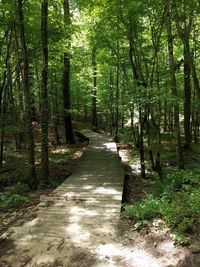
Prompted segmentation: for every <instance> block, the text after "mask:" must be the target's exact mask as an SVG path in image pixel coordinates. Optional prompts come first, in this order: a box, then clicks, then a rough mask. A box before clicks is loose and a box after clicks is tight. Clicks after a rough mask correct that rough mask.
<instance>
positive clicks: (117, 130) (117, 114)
mask: <svg viewBox="0 0 200 267" xmlns="http://www.w3.org/2000/svg"><path fill="white" fill-rule="evenodd" d="M118 135H119V59H118V62H117V76H116V107H115V142H116V143H118V142H119V138H118Z"/></svg>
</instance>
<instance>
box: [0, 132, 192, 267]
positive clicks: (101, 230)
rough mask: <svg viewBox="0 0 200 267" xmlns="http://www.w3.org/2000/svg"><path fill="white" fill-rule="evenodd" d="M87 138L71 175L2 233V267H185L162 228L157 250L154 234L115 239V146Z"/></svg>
mask: <svg viewBox="0 0 200 267" xmlns="http://www.w3.org/2000/svg"><path fill="white" fill-rule="evenodd" d="M85 134H86V135H87V136H89V137H90V145H89V146H88V148H87V150H86V152H85V153H84V155H83V157H82V159H81V160H80V162H79V165H78V166H77V168H76V170H75V172H74V173H73V175H71V176H70V177H69V178H68V179H67V180H66V181H65V182H64V183H62V184H61V185H60V186H59V187H58V188H57V189H56V190H55V191H53V192H52V193H51V194H50V195H49V196H48V197H46V196H44V197H43V198H41V202H40V204H39V205H38V206H37V207H36V208H35V209H33V210H32V211H31V212H30V214H28V215H27V217H28V218H29V219H28V220H26V222H25V223H24V222H22V223H21V224H20V222H19V224H18V225H16V226H15V227H12V228H11V229H9V231H8V232H7V233H6V234H4V236H3V237H5V236H8V238H9V239H8V242H6V243H5V246H4V250H3V251H1V254H0V255H2V257H1V259H0V266H1V267H22V266H24V267H36V266H37V267H42V266H43V267H61V266H64V267H125V266H126V267H175V266H179V267H184V266H185V267H186V266H187V267H189V266H190V265H187V260H186V258H187V253H186V250H185V249H183V248H176V247H175V246H174V245H173V242H172V241H171V240H169V239H168V238H167V237H166V233H165V232H162V230H159V231H161V232H162V238H163V240H162V241H161V242H160V243H159V246H155V240H154V238H155V236H156V232H155V233H150V234H151V235H149V233H144V234H140V233H137V232H128V235H127V239H126V238H124V236H123V237H122V236H120V235H119V231H118V230H117V224H118V222H119V216H120V209H121V199H122V190H123V180H124V172H123V168H122V165H121V162H120V160H119V157H118V154H117V150H116V145H115V143H113V142H112V141H111V140H109V139H108V138H107V137H105V136H103V135H99V134H97V133H93V132H91V131H87V132H85ZM121 223H122V224H123V221H121ZM123 227H124V228H126V225H123ZM127 227H128V226H127ZM127 229H130V228H127ZM155 230H156V229H155ZM157 230H158V229H157ZM159 233H160V232H159ZM130 238H131V240H130ZM160 238H161V237H160ZM182 263H183V264H182ZM185 263H186V265H184V264H185Z"/></svg>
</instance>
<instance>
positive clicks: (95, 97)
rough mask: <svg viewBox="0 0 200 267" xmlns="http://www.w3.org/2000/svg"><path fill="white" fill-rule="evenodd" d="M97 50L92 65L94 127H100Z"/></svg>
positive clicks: (93, 51)
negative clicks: (98, 115)
mask: <svg viewBox="0 0 200 267" xmlns="http://www.w3.org/2000/svg"><path fill="white" fill-rule="evenodd" d="M95 53H96V51H95V49H93V50H92V67H93V89H92V125H93V127H94V129H97V127H98V121H97V63H96V55H95Z"/></svg>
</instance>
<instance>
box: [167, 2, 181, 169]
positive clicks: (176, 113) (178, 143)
mask: <svg viewBox="0 0 200 267" xmlns="http://www.w3.org/2000/svg"><path fill="white" fill-rule="evenodd" d="M166 27H167V38H168V53H169V69H170V79H171V92H172V95H173V96H174V97H175V98H177V96H178V95H177V86H176V73H175V63H174V48H173V35H172V24H171V13H170V3H169V2H168V1H166ZM174 124H175V125H174V126H175V135H176V149H177V164H178V168H179V169H184V163H183V154H182V148H181V135H180V125H179V104H178V102H177V101H176V102H175V104H174Z"/></svg>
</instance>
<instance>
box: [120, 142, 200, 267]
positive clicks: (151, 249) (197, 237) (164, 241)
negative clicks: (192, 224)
mask: <svg viewBox="0 0 200 267" xmlns="http://www.w3.org/2000/svg"><path fill="white" fill-rule="evenodd" d="M170 143H171V144H169V143H168V142H166V144H165V145H166V148H165V149H166V151H167V152H166V154H165V157H166V159H165V168H166V169H167V168H170V169H175V168H174V166H175V164H176V155H175V153H174V149H173V147H174V144H173V142H170ZM118 152H119V155H120V157H121V158H122V162H123V165H124V170H125V173H126V176H125V179H126V180H125V193H126V195H125V198H124V202H125V203H128V204H133V203H139V202H140V201H141V200H142V199H144V198H145V197H146V196H147V192H148V191H149V188H151V189H152V190H154V189H155V182H156V180H157V179H158V178H157V176H156V175H155V173H152V171H151V169H150V168H148V171H147V179H146V180H143V179H141V177H140V167H139V161H138V155H136V154H135V151H133V149H132V147H130V145H126V144H118ZM186 156H187V159H188V160H187V165H186V166H187V167H189V168H194V167H198V166H199V164H200V162H199V160H200V155H199V151H198V149H197V148H196V150H194V151H192V152H190V153H187V154H186V155H185V158H186ZM133 158H135V160H133ZM155 176H156V177H155ZM149 178H150V179H149ZM191 220H192V218H191ZM135 226H136V227H135ZM140 226H141V225H138V227H137V224H135V221H134V219H127V218H125V217H124V216H123V213H122V217H121V220H120V222H119V232H120V235H121V237H122V238H123V242H124V244H126V246H132V248H133V251H135V248H136V251H137V249H138V248H139V251H140V253H139V254H140V256H141V258H140V259H139V260H138V262H139V263H138V265H137V264H136V266H141V267H142V266H145V267H146V266H153V267H154V266H160V267H199V266H200V228H197V229H196V232H195V233H191V234H190V233H189V234H188V240H189V243H188V244H187V246H182V245H180V243H179V242H177V240H175V239H174V231H173V229H171V228H170V227H168V226H167V224H166V222H165V221H164V220H163V219H161V218H159V217H158V218H155V219H152V220H148V221H146V222H145V224H144V225H142V227H140ZM141 251H142V252H141ZM157 260H158V261H159V262H160V263H159V264H158V265H157V264H156V261H157Z"/></svg>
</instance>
